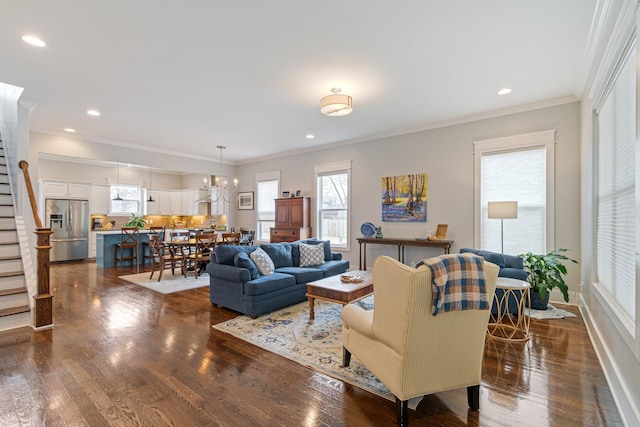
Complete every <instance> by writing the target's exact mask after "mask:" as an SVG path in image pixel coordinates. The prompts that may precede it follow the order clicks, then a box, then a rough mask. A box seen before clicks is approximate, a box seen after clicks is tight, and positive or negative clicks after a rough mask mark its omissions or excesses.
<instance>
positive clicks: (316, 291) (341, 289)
mask: <svg viewBox="0 0 640 427" xmlns="http://www.w3.org/2000/svg"><path fill="white" fill-rule="evenodd" d="M344 274H349V275H352V276H360V277H362V278H363V279H364V280H363V281H362V282H360V283H343V282H342V281H341V280H340V276H341V274H338V275H335V276H331V277H327V278H325V279H320V280H317V281H315V282H310V283H307V295H306V296H307V299H308V300H309V319H310V320H313V318H314V312H313V306H314V301H315V300H316V299H321V300H323V301H328V302H336V303H338V304H342V305H345V304H349V303H351V302H355V301H358V300H361V299H362V298H364V297H366V296H368V295H371V294H372V293H373V274H372V273H371V272H368V271H362V270H353V271H347V272H346V273H344Z"/></svg>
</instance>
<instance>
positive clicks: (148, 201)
mask: <svg viewBox="0 0 640 427" xmlns="http://www.w3.org/2000/svg"><path fill="white" fill-rule="evenodd" d="M147 203H155V200H153V197H151V166H149V198H148V199H147Z"/></svg>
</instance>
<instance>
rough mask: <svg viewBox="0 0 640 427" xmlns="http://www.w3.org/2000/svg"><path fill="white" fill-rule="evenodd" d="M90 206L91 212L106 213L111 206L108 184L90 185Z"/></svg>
mask: <svg viewBox="0 0 640 427" xmlns="http://www.w3.org/2000/svg"><path fill="white" fill-rule="evenodd" d="M90 206H91V208H90V209H89V210H90V212H91V213H92V214H102V215H107V214H108V213H109V207H110V206H111V188H110V187H109V186H108V185H92V186H91V203H90Z"/></svg>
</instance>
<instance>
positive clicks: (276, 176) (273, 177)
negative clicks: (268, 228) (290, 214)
mask: <svg viewBox="0 0 640 427" xmlns="http://www.w3.org/2000/svg"><path fill="white" fill-rule="evenodd" d="M255 180H256V181H255V183H256V184H255V185H256V198H255V203H256V234H255V237H254V239H255V241H256V243H261V242H262V243H265V242H269V240H260V232H259V231H260V223H261V222H262V221H261V220H259V216H260V215H259V209H260V195H259V194H258V189H259V183H260V182H261V181H278V191H277V192H276V197H277V195H278V194H280V171H279V170H276V171H270V172H260V173H257V174H256V175H255ZM275 203H276V202H275V200H274V201H273V215H274V217H273V222H274V224H275V220H276V218H275Z"/></svg>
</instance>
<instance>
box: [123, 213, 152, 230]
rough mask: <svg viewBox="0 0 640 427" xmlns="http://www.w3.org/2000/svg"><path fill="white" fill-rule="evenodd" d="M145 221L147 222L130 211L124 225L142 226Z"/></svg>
mask: <svg viewBox="0 0 640 427" xmlns="http://www.w3.org/2000/svg"><path fill="white" fill-rule="evenodd" d="M146 223H147V221H146V220H145V219H144V218H143V217H141V216H137V215H136V214H134V213H132V214H131V217H130V218H129V220H128V221H127V223H126V224H125V225H124V226H125V227H138V228H144V226H145V224H146Z"/></svg>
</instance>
